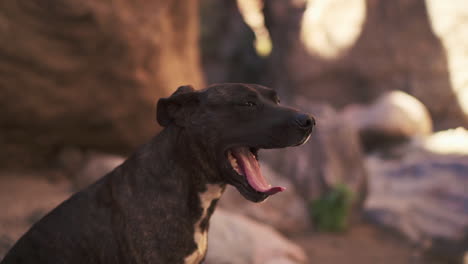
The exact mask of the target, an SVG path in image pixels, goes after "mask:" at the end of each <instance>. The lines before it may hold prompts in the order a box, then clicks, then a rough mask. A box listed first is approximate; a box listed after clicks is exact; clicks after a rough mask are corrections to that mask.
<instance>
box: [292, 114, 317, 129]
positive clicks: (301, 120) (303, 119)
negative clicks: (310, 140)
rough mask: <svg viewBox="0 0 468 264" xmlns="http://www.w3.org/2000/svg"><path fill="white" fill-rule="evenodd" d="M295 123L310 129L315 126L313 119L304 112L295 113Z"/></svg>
mask: <svg viewBox="0 0 468 264" xmlns="http://www.w3.org/2000/svg"><path fill="white" fill-rule="evenodd" d="M295 121H296V124H297V125H298V126H299V127H300V128H302V129H311V128H312V127H313V126H315V119H314V118H313V117H312V116H310V115H306V114H298V115H296V120H295Z"/></svg>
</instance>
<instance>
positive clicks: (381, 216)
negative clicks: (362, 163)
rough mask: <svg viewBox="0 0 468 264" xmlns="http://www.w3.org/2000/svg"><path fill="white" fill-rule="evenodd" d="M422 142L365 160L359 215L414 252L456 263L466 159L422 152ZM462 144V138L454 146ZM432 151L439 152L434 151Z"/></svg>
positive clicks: (464, 229)
mask: <svg viewBox="0 0 468 264" xmlns="http://www.w3.org/2000/svg"><path fill="white" fill-rule="evenodd" d="M452 134H453V132H452V131H450V132H449V133H446V135H445V136H448V137H450V136H451V135H452ZM467 135H468V133H467ZM441 136H442V135H438V140H441V139H440V138H441ZM459 139H460V138H459ZM425 142H426V143H424V142H422V144H421V142H419V143H418V142H413V143H412V144H408V145H405V146H400V147H398V148H394V149H392V150H391V151H387V152H385V153H376V154H373V155H371V156H369V157H368V158H367V160H366V165H367V168H368V171H369V188H368V189H369V195H368V198H367V200H366V203H365V212H366V215H367V216H368V217H369V218H370V219H372V220H373V221H374V222H376V223H378V224H380V225H383V226H386V227H390V228H393V229H395V230H397V231H399V232H400V233H402V234H404V235H405V236H407V237H408V238H409V239H410V240H411V241H412V242H414V243H415V244H416V245H418V246H419V247H421V248H423V249H426V250H428V251H430V252H432V253H436V254H437V255H439V256H451V257H453V258H458V259H459V260H460V258H461V255H462V254H463V253H464V252H465V251H466V250H467V247H466V246H467V243H468V155H467V154H466V153H464V154H463V153H460V152H452V151H451V150H450V149H449V148H448V147H447V146H446V145H444V144H440V145H437V144H436V145H434V143H432V144H429V145H430V148H428V147H427V145H426V144H427V142H428V141H425ZM446 142H450V138H447V141H446ZM467 142H468V136H465V137H464V139H463V140H462V141H460V143H461V144H467ZM437 149H438V150H441V151H443V152H440V153H437V152H434V150H437ZM454 150H456V147H455V148H454ZM441 153H443V154H441Z"/></svg>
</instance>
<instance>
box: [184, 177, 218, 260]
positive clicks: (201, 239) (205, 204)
mask: <svg viewBox="0 0 468 264" xmlns="http://www.w3.org/2000/svg"><path fill="white" fill-rule="evenodd" d="M206 189H207V190H206V192H203V193H200V194H199V195H198V197H199V198H200V203H201V207H202V209H203V212H202V215H201V217H200V219H198V221H197V222H196V223H195V226H194V230H195V233H194V235H193V240H194V241H195V243H196V244H197V249H196V250H195V251H194V252H193V253H192V254H190V255H188V256H187V257H186V258H185V264H197V263H200V261H202V259H203V257H204V256H205V254H206V249H207V246H208V232H207V230H205V231H202V230H201V229H200V224H201V221H202V220H203V219H204V218H205V217H206V214H207V213H208V208H209V207H210V205H211V202H212V201H213V200H215V199H219V198H220V197H221V195H222V194H223V188H221V186H219V185H217V184H207V185H206Z"/></svg>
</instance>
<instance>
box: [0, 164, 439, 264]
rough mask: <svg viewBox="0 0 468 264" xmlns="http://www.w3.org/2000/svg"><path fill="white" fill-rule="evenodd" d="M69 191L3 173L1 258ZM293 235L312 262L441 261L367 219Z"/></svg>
mask: <svg viewBox="0 0 468 264" xmlns="http://www.w3.org/2000/svg"><path fill="white" fill-rule="evenodd" d="M49 175H51V174H50V173H49ZM70 194H71V187H70V184H69V182H68V181H67V180H65V179H63V178H61V177H59V178H58V179H53V178H52V179H50V178H49V179H46V178H45V177H37V176H36V177H24V176H23V175H9V176H6V177H3V176H1V175H0V210H1V211H0V259H1V256H3V255H4V254H5V253H6V251H7V250H8V248H9V247H10V246H11V245H12V244H13V242H14V241H15V240H16V239H17V238H18V237H19V236H20V235H21V234H22V233H24V232H25V231H26V230H27V229H28V228H29V226H30V225H31V224H33V223H34V222H36V221H37V220H38V219H39V218H40V217H41V216H42V215H43V214H45V213H46V212H47V211H49V210H50V209H52V208H53V207H55V206H56V205H58V204H59V203H60V202H61V201H62V200H64V199H66V198H67V197H68V196H69V195H70ZM291 239H292V240H293V241H295V242H296V243H298V244H299V245H301V246H302V247H303V248H304V249H305V251H306V253H307V254H308V256H309V260H310V263H319V264H343V263H347V264H354V263H356V264H442V262H440V263H438V262H430V261H428V260H426V259H424V258H423V257H422V256H421V254H420V253H418V251H417V250H415V249H413V248H412V247H411V246H410V245H409V244H408V243H406V242H405V241H404V240H403V239H402V238H400V237H398V236H395V235H393V234H391V233H390V232H388V231H384V230H381V229H379V228H376V227H374V226H372V225H370V224H364V223H362V224H358V225H355V226H354V227H353V228H352V229H350V230H349V231H347V232H345V233H342V234H330V233H317V232H312V231H310V232H306V233H303V234H300V235H296V236H294V237H291Z"/></svg>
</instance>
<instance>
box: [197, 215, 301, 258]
mask: <svg viewBox="0 0 468 264" xmlns="http://www.w3.org/2000/svg"><path fill="white" fill-rule="evenodd" d="M206 263H207V264H221V263H229V264H302V263H304V264H305V263H308V262H307V261H306V255H305V253H304V251H303V250H302V249H301V248H300V247H299V246H297V245H296V244H294V243H292V242H291V241H289V240H288V239H286V238H285V237H283V236H282V235H281V234H280V233H278V232H277V231H275V230H274V229H273V228H271V227H269V226H267V225H265V224H261V223H258V222H255V221H253V220H250V219H248V218H246V217H245V216H242V215H238V214H235V213H232V212H227V211H225V210H222V209H218V210H216V211H215V213H214V214H213V216H212V218H211V221H210V232H209V235H208V254H207V256H206Z"/></svg>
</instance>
